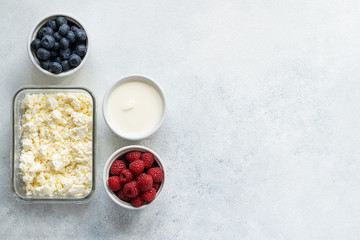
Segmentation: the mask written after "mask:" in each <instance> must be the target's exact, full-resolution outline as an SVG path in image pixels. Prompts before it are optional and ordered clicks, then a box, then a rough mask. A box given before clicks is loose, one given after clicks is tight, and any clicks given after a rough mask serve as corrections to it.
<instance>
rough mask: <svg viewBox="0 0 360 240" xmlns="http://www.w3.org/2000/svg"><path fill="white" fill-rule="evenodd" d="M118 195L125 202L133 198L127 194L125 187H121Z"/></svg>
mask: <svg viewBox="0 0 360 240" xmlns="http://www.w3.org/2000/svg"><path fill="white" fill-rule="evenodd" d="M118 197H119V198H120V199H121V200H123V201H125V202H130V200H131V198H129V197H128V196H126V195H125V193H124V191H123V189H120V191H119V192H118Z"/></svg>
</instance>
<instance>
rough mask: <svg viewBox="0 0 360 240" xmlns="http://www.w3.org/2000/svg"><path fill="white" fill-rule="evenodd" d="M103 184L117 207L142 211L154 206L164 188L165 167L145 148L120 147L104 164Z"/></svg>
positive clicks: (153, 153)
mask: <svg viewBox="0 0 360 240" xmlns="http://www.w3.org/2000/svg"><path fill="white" fill-rule="evenodd" d="M103 183H104V187H105V191H106V193H107V194H108V195H109V197H110V198H111V199H112V200H113V201H114V202H115V203H116V204H118V205H120V206H122V207H124V208H128V209H142V208H145V207H147V206H149V205H150V204H152V203H154V202H155V201H156V200H157V199H158V198H159V197H160V195H161V193H162V190H163V189H164V184H165V168H164V164H163V163H162V161H161V160H160V157H159V156H158V155H157V154H156V153H155V152H154V151H152V150H151V149H149V148H147V147H143V146H139V145H132V146H127V147H123V148H120V149H118V150H117V151H115V152H114V153H113V154H112V155H111V156H110V157H109V159H108V160H107V161H106V163H105V166H104V172H103Z"/></svg>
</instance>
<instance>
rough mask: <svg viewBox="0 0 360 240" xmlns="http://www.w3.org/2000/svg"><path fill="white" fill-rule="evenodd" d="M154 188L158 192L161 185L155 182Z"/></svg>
mask: <svg viewBox="0 0 360 240" xmlns="http://www.w3.org/2000/svg"><path fill="white" fill-rule="evenodd" d="M152 187H153V188H155V190H156V191H158V190H159V188H160V183H156V182H154V183H153V186H152Z"/></svg>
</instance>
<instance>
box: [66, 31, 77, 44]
mask: <svg viewBox="0 0 360 240" xmlns="http://www.w3.org/2000/svg"><path fill="white" fill-rule="evenodd" d="M66 38H67V39H69V42H70V43H74V42H76V37H75V33H74V32H73V31H69V32H68V34H67V35H66Z"/></svg>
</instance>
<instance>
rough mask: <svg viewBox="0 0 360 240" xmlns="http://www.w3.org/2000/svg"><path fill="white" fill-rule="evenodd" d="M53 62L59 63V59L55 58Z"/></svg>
mask: <svg viewBox="0 0 360 240" xmlns="http://www.w3.org/2000/svg"><path fill="white" fill-rule="evenodd" d="M53 62H58V63H61V58H60V57H56V58H55V59H54V61H53Z"/></svg>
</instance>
